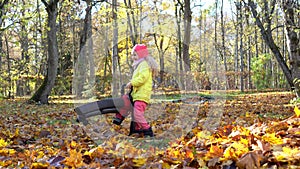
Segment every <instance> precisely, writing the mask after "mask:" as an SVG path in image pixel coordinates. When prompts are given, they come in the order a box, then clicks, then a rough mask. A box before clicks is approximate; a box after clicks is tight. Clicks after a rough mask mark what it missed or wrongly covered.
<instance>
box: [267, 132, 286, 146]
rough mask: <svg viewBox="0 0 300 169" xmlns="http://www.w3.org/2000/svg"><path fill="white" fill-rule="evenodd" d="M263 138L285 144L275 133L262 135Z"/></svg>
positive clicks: (272, 142) (273, 142) (274, 142)
mask: <svg viewBox="0 0 300 169" xmlns="http://www.w3.org/2000/svg"><path fill="white" fill-rule="evenodd" d="M262 139H263V140H264V141H266V142H269V143H271V144H283V140H282V139H281V138H280V137H276V136H275V133H271V134H270V133H267V134H265V135H264V136H262Z"/></svg>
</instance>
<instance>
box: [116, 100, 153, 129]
mask: <svg viewBox="0 0 300 169" xmlns="http://www.w3.org/2000/svg"><path fill="white" fill-rule="evenodd" d="M122 98H123V100H124V107H122V108H121V109H120V110H119V113H120V114H118V113H117V114H116V117H117V118H124V117H127V116H128V115H129V112H131V111H132V105H131V102H130V100H129V98H128V95H123V96H122ZM146 107H147V103H146V102H144V101H139V100H136V101H135V102H134V105H133V117H132V118H133V119H131V120H132V121H134V122H135V123H136V125H135V129H136V130H144V129H149V128H150V125H149V124H148V122H147V120H146V118H145V116H144V113H145V110H146ZM120 115H121V116H122V117H120Z"/></svg>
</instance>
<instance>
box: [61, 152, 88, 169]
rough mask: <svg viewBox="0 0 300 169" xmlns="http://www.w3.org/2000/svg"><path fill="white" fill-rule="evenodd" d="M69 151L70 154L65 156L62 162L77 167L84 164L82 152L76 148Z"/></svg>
mask: <svg viewBox="0 0 300 169" xmlns="http://www.w3.org/2000/svg"><path fill="white" fill-rule="evenodd" d="M69 153H70V156H69V157H66V159H65V160H64V164H66V165H68V166H70V167H73V168H79V167H82V166H83V165H84V164H83V159H82V154H81V153H80V152H77V151H76V150H70V151H69Z"/></svg>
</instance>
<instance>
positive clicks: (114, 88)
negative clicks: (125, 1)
mask: <svg viewBox="0 0 300 169" xmlns="http://www.w3.org/2000/svg"><path fill="white" fill-rule="evenodd" d="M117 9H118V8H117V0H113V1H112V18H113V49H112V50H113V51H112V76H113V82H112V95H113V96H116V95H117V94H118V86H119V84H118V69H117V68H118V67H117V66H118V57H119V54H118V38H119V34H118V15H117Z"/></svg>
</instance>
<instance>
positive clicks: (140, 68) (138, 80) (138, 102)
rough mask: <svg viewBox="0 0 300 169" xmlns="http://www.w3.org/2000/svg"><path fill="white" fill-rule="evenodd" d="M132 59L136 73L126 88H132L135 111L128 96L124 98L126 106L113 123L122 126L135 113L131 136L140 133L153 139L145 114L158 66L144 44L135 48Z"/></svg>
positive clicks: (117, 114)
mask: <svg viewBox="0 0 300 169" xmlns="http://www.w3.org/2000/svg"><path fill="white" fill-rule="evenodd" d="M131 58H132V59H133V61H134V62H133V68H134V72H133V75H132V78H131V81H130V82H129V83H127V85H126V88H132V93H131V96H132V101H133V110H132V106H131V102H130V100H129V98H128V96H123V99H124V101H125V106H124V107H123V108H122V109H120V110H119V113H116V117H115V118H114V120H113V123H114V124H117V125H120V124H121V123H122V121H123V120H124V118H125V117H126V116H128V113H129V112H130V111H133V117H132V119H131V121H132V122H131V126H130V133H129V135H131V134H134V133H138V134H140V135H144V136H150V137H153V131H152V128H151V126H150V125H149V123H148V122H147V120H146V119H145V116H144V113H145V110H146V107H147V105H148V104H149V102H150V97H151V93H152V75H153V73H155V71H156V70H157V68H158V65H157V63H156V61H155V60H154V58H153V57H151V56H149V52H148V49H147V46H146V45H144V44H137V45H135V46H134V47H133V49H132V55H131Z"/></svg>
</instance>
